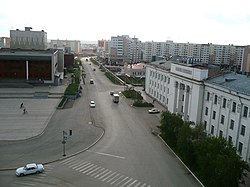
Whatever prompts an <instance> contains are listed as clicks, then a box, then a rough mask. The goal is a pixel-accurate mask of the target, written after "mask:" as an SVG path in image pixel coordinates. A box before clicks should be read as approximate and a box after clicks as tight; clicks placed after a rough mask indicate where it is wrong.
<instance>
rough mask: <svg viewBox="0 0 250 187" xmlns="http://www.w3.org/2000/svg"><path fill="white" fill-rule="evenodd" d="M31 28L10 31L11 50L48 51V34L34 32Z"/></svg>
mask: <svg viewBox="0 0 250 187" xmlns="http://www.w3.org/2000/svg"><path fill="white" fill-rule="evenodd" d="M31 29H32V28H31V27H25V30H24V31H23V30H19V29H16V30H10V48H11V49H28V50H30V49H34V50H45V49H47V33H46V32H45V31H44V30H42V31H32V30H31Z"/></svg>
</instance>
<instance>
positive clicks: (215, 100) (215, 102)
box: [214, 95, 218, 105]
mask: <svg viewBox="0 0 250 187" xmlns="http://www.w3.org/2000/svg"><path fill="white" fill-rule="evenodd" d="M217 102H218V96H217V95H215V96H214V104H215V105H217Z"/></svg>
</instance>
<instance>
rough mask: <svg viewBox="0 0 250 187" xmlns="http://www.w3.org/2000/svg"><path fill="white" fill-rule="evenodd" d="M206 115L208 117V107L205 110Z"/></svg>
mask: <svg viewBox="0 0 250 187" xmlns="http://www.w3.org/2000/svg"><path fill="white" fill-rule="evenodd" d="M205 115H206V116H207V115H208V107H206V109H205Z"/></svg>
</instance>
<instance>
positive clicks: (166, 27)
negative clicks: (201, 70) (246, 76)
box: [0, 0, 250, 45]
mask: <svg viewBox="0 0 250 187" xmlns="http://www.w3.org/2000/svg"><path fill="white" fill-rule="evenodd" d="M0 5H1V11H0V37H9V36H10V30H15V29H19V30H24V27H32V28H33V31H39V30H44V31H45V32H47V38H48V39H60V40H66V39H67V40H85V41H97V40H101V39H103V40H110V39H111V36H117V35H129V36H130V37H131V38H133V37H136V38H138V39H139V40H141V41H142V42H146V41H155V42H165V41H166V40H172V41H174V42H178V43H187V42H189V43H198V44H202V43H213V44H222V45H228V44H233V45H250V9H249V7H250V0H237V1H235V0H189V1H187V0H172V1H170V0H89V1H87V0H70V1H62V0H43V1H35V0H11V1H10V0H0Z"/></svg>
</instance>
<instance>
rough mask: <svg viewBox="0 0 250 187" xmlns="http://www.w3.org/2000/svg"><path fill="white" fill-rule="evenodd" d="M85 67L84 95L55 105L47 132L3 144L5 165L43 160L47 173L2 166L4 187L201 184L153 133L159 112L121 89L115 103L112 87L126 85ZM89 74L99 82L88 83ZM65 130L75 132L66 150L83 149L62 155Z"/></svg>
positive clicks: (0, 175) (0, 146)
mask: <svg viewBox="0 0 250 187" xmlns="http://www.w3.org/2000/svg"><path fill="white" fill-rule="evenodd" d="M84 67H85V68H84V69H85V72H86V78H85V83H86V84H85V85H82V87H83V89H82V97H80V98H78V99H77V100H76V101H75V102H74V105H73V107H72V108H69V109H64V110H56V112H55V113H54V115H53V116H52V118H51V120H50V122H49V123H48V126H47V128H46V129H45V132H44V133H43V135H41V136H40V137H37V138H34V139H30V140H25V141H18V142H1V144H0V150H1V159H0V163H1V167H0V168H16V167H20V166H22V165H24V164H26V163H27V162H39V163H45V172H44V173H42V174H38V175H30V176H25V177H20V178H18V177H16V176H15V171H14V170H7V171H0V186H6V187H8V186H41V187H47V186H48V187H49V186H62V187H73V186H77V187H78V186H79V187H82V186H88V187H90V186H93V187H95V186H104V187H105V186H124V187H125V186H127V187H129V186H130V187H135V186H137V187H146V186H148V187H149V186H151V187H153V186H155V187H161V186H175V187H182V186H183V187H184V186H185V187H189V186H190V187H194V186H200V184H199V183H198V182H197V181H196V180H195V179H194V178H193V177H192V175H190V173H189V172H188V171H187V170H186V169H185V168H184V167H183V165H182V164H181V163H180V162H179V160H178V159H177V158H176V157H175V156H174V154H173V153H172V152H171V151H170V150H169V149H168V148H167V147H166V146H165V144H164V143H163V142H162V141H161V140H160V139H159V138H158V137H157V136H155V135H153V134H152V133H151V127H152V126H156V125H158V124H159V116H160V114H148V112H147V110H148V108H135V107H132V106H131V104H132V101H131V100H129V99H126V98H125V97H123V96H122V95H121V94H120V102H119V103H118V104H116V103H113V102H112V96H111V95H110V94H109V93H110V91H114V92H119V91H122V90H123V89H124V87H123V86H117V85H114V84H112V83H111V82H110V81H109V80H108V79H107V78H106V77H105V75H104V73H103V72H101V71H100V69H98V67H97V66H95V65H94V64H92V65H90V64H89V62H84ZM93 68H95V69H96V71H93ZM90 79H93V80H94V84H89V80H90ZM90 100H94V101H95V103H96V107H95V108H90V107H89V102H90ZM96 126H97V127H96ZM100 127H102V128H103V129H105V133H104V136H103V137H102V138H101V139H100V141H98V142H97V143H96V144H95V145H94V146H92V147H90V148H88V146H90V145H91V144H93V143H94V142H96V141H97V140H98V138H100V137H101V136H102V133H103V129H102V128H100ZM63 130H67V132H68V130H72V131H73V135H72V136H71V137H69V139H68V140H67V143H66V155H67V156H70V155H71V154H73V153H76V152H79V154H76V155H75V156H71V157H68V158H66V159H59V158H63V157H62V148H63V147H62V132H63ZM86 148H88V149H87V150H86V151H84V152H80V151H81V150H84V149H86ZM51 161H53V162H51Z"/></svg>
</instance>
